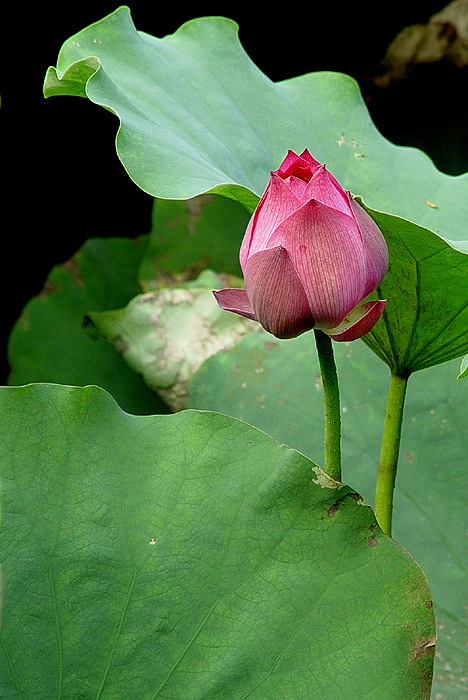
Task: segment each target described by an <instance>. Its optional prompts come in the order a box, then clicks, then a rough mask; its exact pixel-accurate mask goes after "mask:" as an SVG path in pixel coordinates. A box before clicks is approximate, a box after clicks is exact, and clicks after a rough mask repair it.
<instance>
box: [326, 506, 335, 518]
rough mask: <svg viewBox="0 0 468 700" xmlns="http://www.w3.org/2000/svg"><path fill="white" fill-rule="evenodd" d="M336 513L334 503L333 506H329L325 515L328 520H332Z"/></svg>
mask: <svg viewBox="0 0 468 700" xmlns="http://www.w3.org/2000/svg"><path fill="white" fill-rule="evenodd" d="M337 512H338V506H337V505H336V503H334V504H333V505H332V506H330V508H329V509H328V510H327V515H328V517H329V518H334V517H335V515H336V514H337Z"/></svg>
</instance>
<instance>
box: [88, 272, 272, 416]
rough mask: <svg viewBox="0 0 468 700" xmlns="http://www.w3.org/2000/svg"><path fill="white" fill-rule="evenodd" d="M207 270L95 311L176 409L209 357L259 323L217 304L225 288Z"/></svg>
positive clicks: (113, 340)
mask: <svg viewBox="0 0 468 700" xmlns="http://www.w3.org/2000/svg"><path fill="white" fill-rule="evenodd" d="M223 282H224V280H223V279H222V278H221V276H219V275H215V274H214V273H210V271H209V270H205V272H204V273H203V274H201V275H200V276H199V277H198V278H197V280H194V281H192V282H188V283H185V284H183V285H181V284H180V283H179V284H176V285H174V286H173V287H170V288H166V289H159V290H157V291H153V292H147V293H146V294H140V295H138V296H136V297H134V298H133V299H132V300H131V301H130V303H129V304H128V305H127V306H126V307H124V308H122V309H116V310H114V311H101V312H98V313H91V314H90V318H91V320H92V321H93V323H94V324H95V325H96V327H97V328H98V329H99V331H100V332H101V333H102V334H103V336H104V337H106V338H107V339H108V340H109V341H110V342H111V343H112V344H113V345H114V347H115V348H116V350H117V352H118V353H119V354H120V355H122V357H123V358H124V359H125V361H126V362H127V363H128V364H129V365H130V367H132V369H134V370H135V371H136V372H137V373H138V374H140V375H141V376H142V377H143V378H144V380H145V382H146V383H147V384H148V386H150V387H151V389H153V391H155V392H157V393H158V394H159V395H160V396H161V397H162V398H163V399H164V400H165V401H166V403H167V404H168V405H169V406H170V407H171V408H172V410H174V411H177V410H181V409H182V408H184V406H185V399H186V397H187V394H188V386H189V382H190V380H191V379H192V376H193V375H194V374H195V372H196V371H197V369H198V368H199V367H200V365H201V364H202V363H203V362H204V361H205V360H206V359H207V358H208V357H210V356H211V355H213V354H215V353H216V352H221V351H224V350H226V349H227V348H229V347H231V346H232V345H234V344H235V343H236V342H237V341H238V340H239V339H240V338H242V337H243V336H244V335H245V334H246V333H248V332H251V331H253V330H261V326H260V325H259V324H258V323H255V322H254V321H250V320H248V319H246V318H244V317H242V316H238V315H237V314H232V313H229V312H228V311H223V310H222V309H220V308H219V306H218V304H217V303H216V300H215V298H214V296H213V292H212V290H213V289H219V288H221V287H223V286H224V284H223Z"/></svg>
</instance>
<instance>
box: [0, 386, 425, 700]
mask: <svg viewBox="0 0 468 700" xmlns="http://www.w3.org/2000/svg"><path fill="white" fill-rule="evenodd" d="M0 401H1V414H2V422H1V424H0V432H1V439H0V458H1V462H2V465H3V486H2V490H3V518H2V530H3V532H2V537H1V539H0V543H1V548H2V551H1V554H0V556H1V560H2V563H3V567H4V572H6V573H5V583H6V587H5V606H4V620H3V626H2V631H1V635H0V639H1V647H0V669H1V670H0V695H1V696H2V697H5V698H8V699H9V700H19V699H20V698H21V700H33V699H34V700H39V699H41V700H42V699H44V698H87V699H88V698H90V699H91V698H92V699H93V700H94V699H97V698H100V700H122V699H123V698H138V700H156V699H159V700H180V698H190V700H196V699H199V700H201V699H202V698H203V700H219V699H220V698H223V700H245V699H246V698H247V697H248V698H251V700H265V698H268V699H269V700H276V699H278V700H280V699H281V700H284V698H285V697H287V698H288V700H305V699H306V698H307V699H309V698H313V697H320V698H321V700H335V699H336V697H346V698H347V700H362V698H364V697H376V694H377V696H378V697H379V700H409V699H410V698H411V699H412V700H424V699H427V698H428V697H429V686H430V675H431V665H432V657H433V652H434V647H433V638H434V631H435V630H434V620H433V611H432V609H431V606H430V604H429V601H430V592H429V589H428V587H427V583H426V580H425V577H424V575H423V574H422V572H421V570H420V568H419V567H418V566H417V565H416V564H415V563H414V561H413V560H412V558H411V557H410V556H409V555H408V554H407V552H406V551H405V550H404V549H403V548H401V547H400V546H399V545H398V544H397V543H396V542H394V541H393V540H391V539H389V538H387V537H385V536H383V535H382V533H381V532H380V531H379V530H378V528H376V527H375V520H374V516H373V513H372V511H371V510H370V509H369V508H367V507H365V506H362V505H361V504H360V503H359V502H358V500H356V494H355V492H354V491H353V490H352V489H350V488H349V487H347V486H344V485H342V486H341V487H339V488H337V487H336V483H334V484H333V483H330V481H329V480H328V478H327V477H326V476H325V475H324V474H323V472H321V471H320V470H319V469H318V468H317V467H316V466H315V465H314V464H313V462H311V461H309V460H308V459H307V458H306V457H304V456H303V455H301V454H300V453H298V452H296V451H294V450H292V449H290V448H288V447H286V446H285V445H281V444H278V443H276V442H275V441H274V440H272V439H271V438H270V437H268V436H267V435H266V434H265V433H262V432H260V431H258V430H257V429H255V428H252V427H251V426H249V425H247V424H245V423H243V422H240V421H237V420H235V419H231V418H228V417H227V416H223V415H221V414H216V413H211V412H208V413H205V412H198V411H183V412H181V413H179V414H176V415H171V416H132V415H129V414H126V413H124V412H123V411H122V410H121V409H120V408H119V407H118V406H117V404H116V403H115V402H114V401H113V399H112V398H111V397H110V396H109V395H108V394H106V393H105V392H104V391H103V390H101V389H99V388H97V387H88V388H73V387H59V386H53V385H30V386H28V387H19V388H18V387H9V388H4V389H2V390H1V392H0ZM377 661H378V662H377Z"/></svg>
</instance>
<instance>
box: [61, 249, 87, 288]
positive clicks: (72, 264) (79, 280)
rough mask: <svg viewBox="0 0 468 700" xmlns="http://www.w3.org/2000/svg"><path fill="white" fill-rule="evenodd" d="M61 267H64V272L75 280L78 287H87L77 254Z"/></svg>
mask: <svg viewBox="0 0 468 700" xmlns="http://www.w3.org/2000/svg"><path fill="white" fill-rule="evenodd" d="M60 267H62V268H63V269H64V270H66V271H67V272H69V273H70V274H71V276H72V277H73V278H74V279H75V282H76V284H77V286H78V287H84V286H85V281H84V279H83V276H82V274H81V270H80V266H79V264H78V260H77V256H76V254H75V255H73V257H71V258H70V260H67V261H66V262H64V263H63V264H62V265H61V266H60Z"/></svg>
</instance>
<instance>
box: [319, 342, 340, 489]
mask: <svg viewBox="0 0 468 700" xmlns="http://www.w3.org/2000/svg"><path fill="white" fill-rule="evenodd" d="M314 334H315V342H316V345H317V353H318V358H319V362H320V371H321V374H322V386H323V399H324V404H325V466H324V471H325V472H326V473H327V474H328V475H329V476H331V477H332V478H333V479H336V480H337V481H341V413H340V410H341V409H340V392H339V387H338V375H337V373H336V366H335V359H334V356H333V346H332V341H331V339H330V337H329V336H328V335H326V333H323V331H319V330H314Z"/></svg>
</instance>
